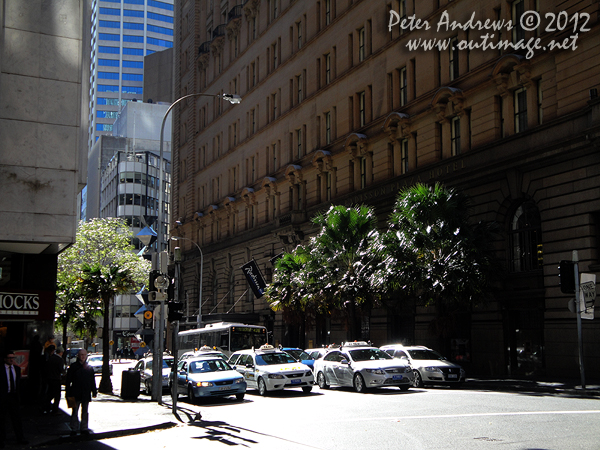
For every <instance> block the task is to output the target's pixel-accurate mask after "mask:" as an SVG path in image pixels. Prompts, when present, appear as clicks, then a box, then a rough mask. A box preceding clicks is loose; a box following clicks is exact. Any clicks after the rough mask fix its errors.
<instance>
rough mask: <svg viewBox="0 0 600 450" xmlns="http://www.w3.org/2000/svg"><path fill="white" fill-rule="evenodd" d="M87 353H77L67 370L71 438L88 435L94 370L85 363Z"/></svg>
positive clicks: (81, 351) (94, 377) (94, 394)
mask: <svg viewBox="0 0 600 450" xmlns="http://www.w3.org/2000/svg"><path fill="white" fill-rule="evenodd" d="M87 356H88V353H87V351H86V350H84V349H81V350H79V352H77V360H76V361H75V362H74V363H73V364H71V366H70V367H69V369H68V370H67V385H66V389H65V391H66V392H65V393H66V397H67V402H68V403H69V407H70V408H73V412H72V413H71V436H74V435H76V434H77V432H78V431H80V432H81V433H82V434H89V432H90V430H89V427H88V424H89V413H88V408H89V404H90V402H91V401H92V397H94V398H95V397H96V395H97V394H98V389H97V388H96V376H95V374H94V369H93V368H92V367H90V365H89V364H88V363H87V362H86V361H87ZM80 407H81V421H80V420H79V408H80Z"/></svg>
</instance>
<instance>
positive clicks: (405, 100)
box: [400, 66, 408, 106]
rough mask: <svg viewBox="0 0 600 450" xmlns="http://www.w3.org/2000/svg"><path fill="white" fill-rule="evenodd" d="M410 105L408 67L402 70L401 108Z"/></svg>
mask: <svg viewBox="0 0 600 450" xmlns="http://www.w3.org/2000/svg"><path fill="white" fill-rule="evenodd" d="M407 103H408V77H407V76H406V66H404V67H402V68H401V69H400V106H406V104H407Z"/></svg>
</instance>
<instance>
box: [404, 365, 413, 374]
mask: <svg viewBox="0 0 600 450" xmlns="http://www.w3.org/2000/svg"><path fill="white" fill-rule="evenodd" d="M412 371H413V370H412V367H410V366H406V367H405V368H404V373H412Z"/></svg>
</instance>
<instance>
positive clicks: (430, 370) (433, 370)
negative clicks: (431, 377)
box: [425, 367, 442, 373]
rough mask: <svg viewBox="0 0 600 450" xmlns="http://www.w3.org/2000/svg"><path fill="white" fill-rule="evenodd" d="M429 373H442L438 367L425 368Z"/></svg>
mask: <svg viewBox="0 0 600 450" xmlns="http://www.w3.org/2000/svg"><path fill="white" fill-rule="evenodd" d="M425 370H426V371H427V372H440V373H441V372H442V371H441V370H440V369H439V368H438V367H425Z"/></svg>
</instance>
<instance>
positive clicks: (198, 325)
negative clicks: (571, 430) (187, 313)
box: [171, 236, 204, 328]
mask: <svg viewBox="0 0 600 450" xmlns="http://www.w3.org/2000/svg"><path fill="white" fill-rule="evenodd" d="M171 240H172V241H180V240H186V241H190V242H191V243H192V244H194V245H195V246H196V248H197V249H198V251H199V252H200V285H199V286H198V318H197V320H196V326H197V327H198V328H200V326H201V325H202V272H203V270H204V254H203V253H202V249H201V248H200V246H199V245H198V244H196V243H195V242H194V241H193V240H191V239H190V238H186V237H181V236H171Z"/></svg>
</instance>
